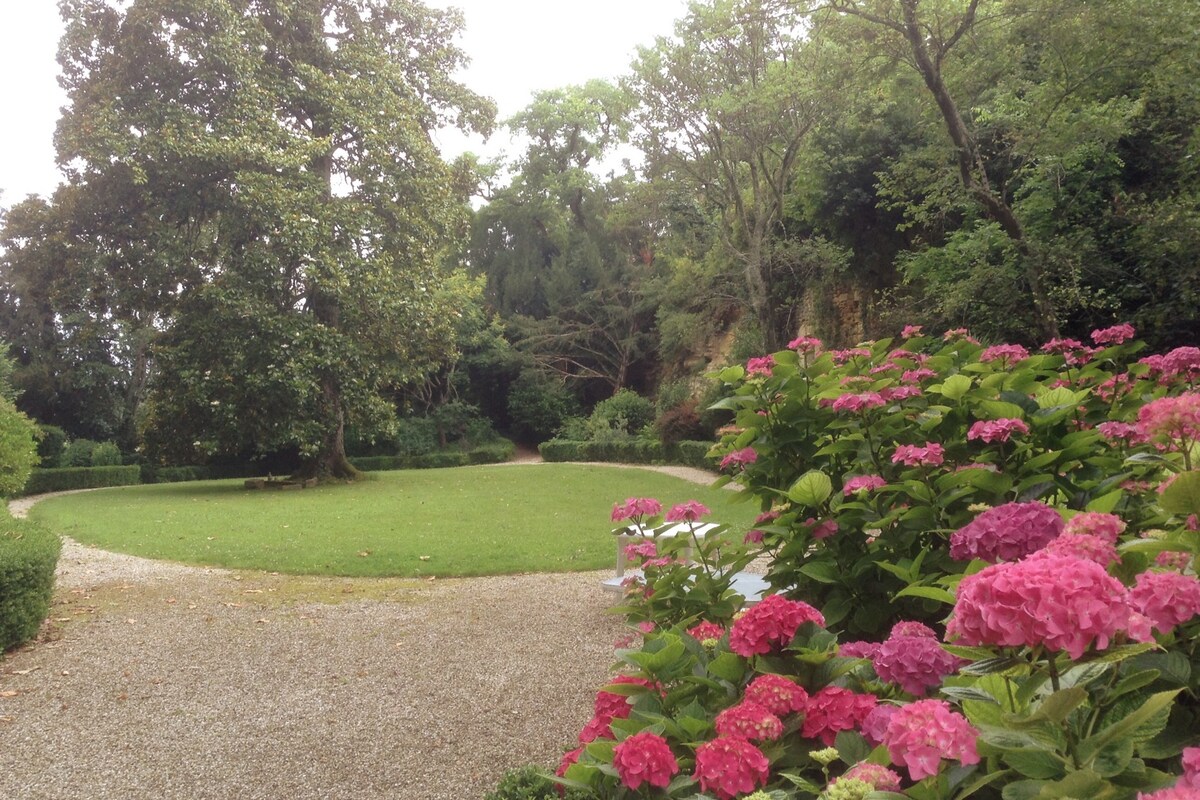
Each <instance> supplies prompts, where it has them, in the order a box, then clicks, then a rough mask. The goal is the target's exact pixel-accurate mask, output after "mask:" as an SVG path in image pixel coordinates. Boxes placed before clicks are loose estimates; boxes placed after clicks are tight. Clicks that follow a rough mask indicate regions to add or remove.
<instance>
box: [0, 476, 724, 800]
mask: <svg viewBox="0 0 1200 800" xmlns="http://www.w3.org/2000/svg"><path fill="white" fill-rule="evenodd" d="M660 469H661V470H662V471H664V472H669V473H670V474H674V475H677V476H679V477H683V478H686V479H690V480H696V481H698V482H702V483H707V482H710V481H711V480H712V476H711V475H710V474H708V473H705V472H702V471H700V470H690V469H688V468H683V467H664V468H660ZM29 500H30V499H29V498H26V499H25V500H22V501H16V502H15V503H14V505H11V506H10V508H11V510H13V512H14V514H23V511H24V510H27V509H28V506H29V505H31V502H27V501H29ZM603 577H606V573H602V572H593V573H575V574H561V575H517V576H504V577H490V578H471V579H453V580H434V581H414V580H400V579H384V580H371V579H355V580H350V579H344V578H316V577H293V576H281V575H273V574H267V573H261V572H238V571H230V570H220V569H205V568H198V567H191V566H185V565H181V564H173V563H168V562H159V561H150V560H147V559H142V558H137V557H134V556H127V555H121V554H116V553H108V552H105V551H101V550H96V549H94V548H90V547H85V546H82V545H79V544H77V543H75V542H72V541H69V540H67V541H66V542H65V546H64V550H63V557H62V559H61V561H60V563H59V580H58V588H57V591H56V596H55V601H54V607H53V608H52V610H51V623H50V625H49V626H48V627H47V629H46V631H45V632H44V633H43V635H42V637H41V638H40V639H39V640H38V641H37V642H35V643H34V644H32V645H30V646H27V647H25V648H24V649H21V650H18V651H16V652H14V653H10V654H9V655H7V656H5V657H4V658H3V660H2V661H0V797H4V798H8V797H11V798H14V799H15V800H16V799H19V800H76V799H78V800H107V799H108V798H121V800H138V799H140V798H165V799H166V800H174V799H178V800H209V799H210V798H211V800H235V798H236V800H256V799H257V798H262V799H263V800H268V799H270V800H274V799H275V798H281V797H287V798H294V800H308V799H309V798H312V799H314V800H315V799H317V798H320V799H321V800H326V799H328V800H338V799H341V798H345V799H346V800H351V799H353V800H375V799H376V798H379V800H383V798H387V799H388V800H394V799H395V798H411V799H412V800H442V798H445V800H462V799H463V798H482V797H483V795H485V794H486V793H487V792H488V791H490V790H492V789H493V788H494V787H495V785H496V782H497V781H498V780H499V778H500V776H501V775H502V774H503V773H504V771H505V770H506V769H509V768H512V767H515V766H519V765H520V764H523V763H537V764H542V765H547V766H553V765H554V764H555V763H556V762H557V760H558V757H559V756H560V754H561V752H562V748H563V746H564V744H567V743H569V742H570V741H571V740H572V739H573V738H574V736H575V734H576V733H577V732H578V731H579V729H580V728H581V727H582V726H583V724H584V723H585V722H586V721H587V719H588V718H589V717H590V713H591V699H592V697H593V695H594V692H595V689H596V688H597V687H598V686H600V685H601V684H603V683H604V682H605V680H606V676H607V675H608V674H609V673H608V669H609V667H610V666H611V664H612V662H613V650H612V648H613V642H614V641H615V640H616V639H618V638H619V637H621V636H622V634H623V628H622V626H621V624H620V621H619V618H618V617H616V616H613V615H611V614H608V613H607V611H606V609H607V607H608V606H609V605H610V603H611V600H612V598H611V596H609V595H606V594H605V592H604V590H603V589H601V587H600V580H601V579H602V578H603Z"/></svg>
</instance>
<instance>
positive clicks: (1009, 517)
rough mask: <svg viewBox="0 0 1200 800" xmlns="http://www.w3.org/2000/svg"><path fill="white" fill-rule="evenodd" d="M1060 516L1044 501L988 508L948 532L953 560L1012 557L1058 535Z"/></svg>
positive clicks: (1024, 553) (1019, 556)
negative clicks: (951, 531) (953, 530)
mask: <svg viewBox="0 0 1200 800" xmlns="http://www.w3.org/2000/svg"><path fill="white" fill-rule="evenodd" d="M1064 527H1065V525H1064V523H1063V521H1062V517H1060V516H1059V515H1058V512H1057V511H1055V510H1054V509H1053V508H1051V507H1050V506H1048V505H1046V504H1045V503H1038V502H1032V503H1005V504H1004V505H1002V506H996V507H995V508H989V509H988V510H987V511H984V512H983V513H982V514H980V515H979V516H977V517H976V518H975V519H973V520H971V521H970V522H968V523H967V524H966V525H964V526H963V527H962V528H959V529H958V530H957V531H955V532H954V533H953V534H951V536H950V557H951V558H953V559H954V560H955V561H970V560H971V559H972V558H982V559H983V560H984V561H991V562H993V563H995V562H997V561H1016V560H1017V559H1019V558H1024V557H1025V556H1027V555H1029V554H1030V553H1034V552H1037V551H1038V550H1041V549H1042V548H1043V547H1045V546H1046V545H1047V544H1049V543H1050V542H1051V541H1053V540H1054V539H1056V538H1058V536H1059V534H1061V533H1062V532H1063V528H1064Z"/></svg>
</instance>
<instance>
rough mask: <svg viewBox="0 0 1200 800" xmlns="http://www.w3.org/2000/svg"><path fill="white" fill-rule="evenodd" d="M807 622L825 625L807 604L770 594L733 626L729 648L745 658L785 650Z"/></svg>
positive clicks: (815, 610)
mask: <svg viewBox="0 0 1200 800" xmlns="http://www.w3.org/2000/svg"><path fill="white" fill-rule="evenodd" d="M805 622H815V623H817V624H818V625H824V624H825V617H823V616H822V615H821V612H820V611H818V610H817V609H815V608H813V607H812V606H810V605H809V604H808V603H801V602H799V601H797V600H788V599H787V598H786V597H783V596H782V595H778V594H772V595H767V596H766V597H764V598H763V599H762V600H761V601H760V602H758V603H756V604H755V605H754V606H752V607H751V608H750V610H749V611H747V612H746V613H745V614H743V615H742V616H741V617H739V618H738V619H737V621H735V622H734V623H733V628H732V629H731V630H730V632H729V649H730V650H732V651H733V652H735V653H737V654H738V655H739V656H745V657H746V658H749V657H750V656H753V655H762V654H765V653H770V652H771V651H772V650H778V649H782V648H783V647H786V646H787V645H788V644H790V643H791V641H792V637H794V636H795V635H796V629H797V628H799V627H800V626H801V625H802V624H804V623H805Z"/></svg>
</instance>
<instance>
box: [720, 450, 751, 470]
mask: <svg viewBox="0 0 1200 800" xmlns="http://www.w3.org/2000/svg"><path fill="white" fill-rule="evenodd" d="M755 461H758V452H757V451H756V450H755V449H754V448H753V447H744V448H742V449H741V450H734V451H733V452H732V453H730V454H728V455H727V456H725V457H724V458H722V459H721V469H725V468H726V467H744V466H746V465H747V464H753V463H754V462H755Z"/></svg>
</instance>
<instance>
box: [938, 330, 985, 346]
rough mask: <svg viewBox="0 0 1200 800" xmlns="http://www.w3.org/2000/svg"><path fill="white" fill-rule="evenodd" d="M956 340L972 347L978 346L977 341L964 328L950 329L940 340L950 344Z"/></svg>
mask: <svg viewBox="0 0 1200 800" xmlns="http://www.w3.org/2000/svg"><path fill="white" fill-rule="evenodd" d="M958 339H961V340H962V341H964V342H969V343H971V344H974V345H978V344H979V340H978V339H976V338H975V337H974V336H972V335H971V332H970V331H969V330H967V329H966V328H951V329H950V330H948V331H946V332H945V333H943V334H942V340H943V341H946V342H952V341H955V340H958Z"/></svg>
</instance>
